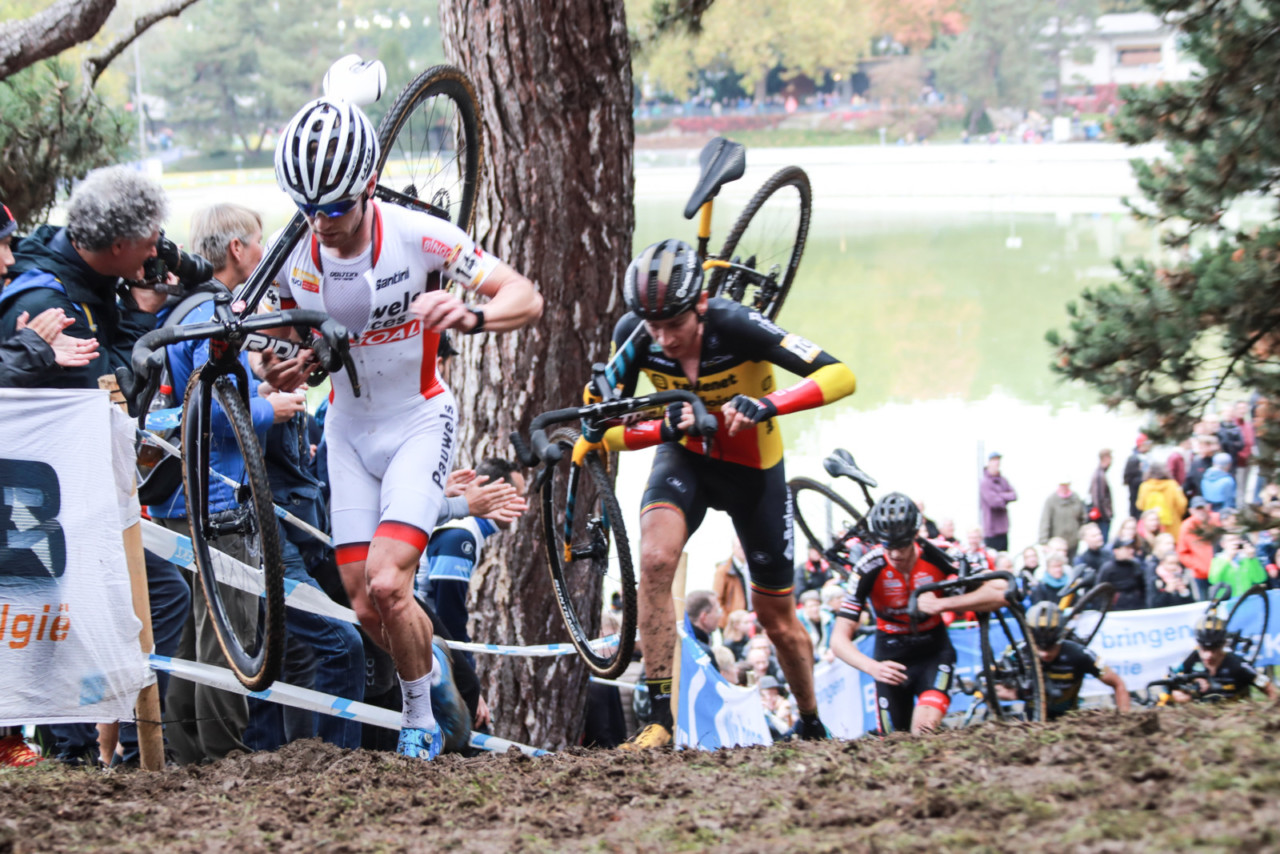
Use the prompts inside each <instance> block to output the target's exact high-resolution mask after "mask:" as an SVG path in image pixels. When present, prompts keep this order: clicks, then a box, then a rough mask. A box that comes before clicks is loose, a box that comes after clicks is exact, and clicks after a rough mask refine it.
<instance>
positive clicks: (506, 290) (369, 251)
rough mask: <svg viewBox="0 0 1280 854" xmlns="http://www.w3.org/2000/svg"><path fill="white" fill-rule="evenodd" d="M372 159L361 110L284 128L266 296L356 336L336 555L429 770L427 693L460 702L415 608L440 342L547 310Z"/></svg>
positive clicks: (290, 374)
mask: <svg viewBox="0 0 1280 854" xmlns="http://www.w3.org/2000/svg"><path fill="white" fill-rule="evenodd" d="M377 160H378V142H377V136H376V134H375V133H374V129H373V125H372V123H371V122H370V121H369V119H368V117H366V116H365V115H364V113H363V112H362V111H361V110H360V108H359V107H357V106H355V105H352V104H348V103H346V102H344V101H339V100H334V99H329V98H319V99H317V100H315V101H312V102H311V103H309V104H307V105H306V106H305V107H303V108H302V110H300V111H299V112H298V114H297V115H295V116H294V117H293V119H292V121H290V123H289V125H288V127H287V128H286V129H285V131H284V133H283V134H281V137H280V143H279V145H278V146H277V149H276V161H275V163H276V180H277V182H278V183H279V184H280V187H281V189H283V190H284V191H285V192H286V193H288V194H289V196H290V197H291V198H292V199H293V200H294V202H295V203H296V204H297V205H298V209H299V210H301V211H302V213H303V215H304V216H306V218H307V224H308V225H309V226H310V229H311V233H310V239H309V240H303V241H302V242H300V243H299V245H298V247H296V248H295V250H294V251H293V252H292V253H291V254H290V255H289V257H288V259H287V260H286V261H285V263H284V266H283V267H282V268H281V270H280V273H279V274H278V276H277V282H276V283H277V285H278V286H279V288H280V302H281V306H282V307H283V308H290V307H293V306H297V307H300V308H307V309H315V310H319V311H323V312H326V313H327V314H329V315H330V316H331V317H333V318H334V319H335V320H337V321H338V322H340V323H342V324H343V325H345V326H346V327H347V329H348V330H349V332H350V333H351V335H352V346H351V356H352V361H353V364H354V365H355V367H356V373H357V376H358V379H359V382H360V397H356V396H355V395H354V393H353V390H352V387H351V382H350V379H349V378H348V377H347V375H346V374H345V373H344V372H341V371H339V372H337V373H335V374H334V375H333V376H332V380H333V392H332V394H331V398H330V399H331V404H332V405H331V408H330V414H329V416H328V419H327V420H326V424H325V431H326V436H327V439H328V442H327V444H328V447H329V457H328V464H329V473H330V481H331V485H332V490H331V492H332V496H333V497H332V501H331V506H332V517H333V518H332V522H333V539H334V543H335V544H336V547H335V551H336V554H337V559H338V564H339V567H340V569H341V571H342V580H343V584H344V586H345V587H346V590H347V594H348V595H349V596H350V597H351V604H352V607H353V608H354V609H355V611H356V614H357V615H358V616H359V618H360V623H361V625H362V626H363V627H364V629H365V631H366V632H367V633H368V634H369V636H370V637H371V638H373V639H374V641H375V642H376V643H380V644H381V645H383V646H384V647H385V648H386V649H387V650H388V651H389V652H390V653H391V655H392V657H393V658H394V659H395V663H396V672H397V674H398V675H399V678H400V684H401V688H402V691H403V694H404V711H403V714H402V722H401V732H400V743H399V747H398V750H399V752H401V753H403V754H405V755H409V756H420V757H422V758H424V759H430V758H433V757H434V756H435V755H436V754H437V753H438V752H439V750H440V747H441V745H442V744H443V734H442V733H441V731H440V726H439V725H438V724H437V722H436V720H435V715H434V713H433V711H432V708H431V702H430V700H431V694H432V693H433V692H434V693H436V694H437V700H438V705H439V702H443V703H444V704H445V705H446V706H453V707H455V708H456V707H457V706H458V705H459V702H452V701H453V700H454V699H456V697H444V698H442V697H440V696H439V694H440V693H441V692H446V693H451V694H453V695H456V689H453V688H452V679H451V678H450V673H449V670H448V668H449V658H448V654H447V652H444V651H443V650H441V649H440V647H439V645H434V646H433V643H432V634H431V623H430V621H429V620H428V619H427V617H426V615H425V614H424V613H423V611H422V610H421V609H420V608H419V607H418V605H417V603H416V602H415V601H414V598H413V578H414V573H415V571H416V570H417V567H418V561H419V557H420V555H421V554H422V551H423V550H424V549H425V548H426V545H427V536H428V532H429V531H430V530H431V529H432V528H433V527H434V525H435V523H436V519H437V517H438V516H439V511H440V506H441V504H442V503H443V502H444V484H445V478H446V476H447V475H448V473H449V472H450V470H451V469H452V466H453V454H454V448H455V444H456V425H457V406H456V403H455V401H454V398H453V393H452V392H451V391H450V390H449V388H448V386H447V385H445V384H444V382H443V381H441V379H440V378H439V377H438V376H437V374H436V364H435V363H436V351H437V348H438V345H439V340H440V333H442V332H444V331H445V330H446V329H455V330H458V331H459V332H462V333H464V334H471V333H476V332H480V331H482V330H483V331H486V332H506V331H509V330H512V329H518V328H520V327H522V326H525V325H527V324H529V323H532V322H533V321H535V320H537V319H538V317H539V316H540V315H541V313H542V297H541V296H540V295H539V294H538V292H537V291H536V290H535V288H534V286H533V284H532V283H531V282H530V281H529V280H528V279H526V278H525V277H524V276H522V275H521V274H520V273H518V272H516V271H515V270H513V269H512V268H511V267H509V266H507V265H506V264H504V263H502V262H501V261H499V260H498V259H497V258H495V257H494V256H492V255H490V254H488V253H487V252H485V251H484V250H482V249H481V248H479V247H478V246H476V245H475V243H474V242H473V241H472V240H471V238H470V237H469V236H468V235H467V234H466V232H464V231H462V230H461V229H460V228H458V227H457V226H454V225H452V224H451V223H449V222H447V221H446V220H442V219H439V218H437V217H434V216H431V215H429V214H425V213H419V212H416V211H410V210H408V209H405V208H401V207H398V206H396V205H383V204H379V203H378V202H376V201H374V199H373V197H372V194H373V188H374V185H375V183H376V180H377V176H376V175H375V174H374V164H376V163H377ZM435 274H439V275H435ZM444 278H447V279H449V280H451V281H454V282H457V283H458V284H460V285H461V286H462V287H463V288H464V289H465V290H468V291H471V292H472V293H475V294H479V295H482V296H485V297H488V298H489V301H488V302H486V303H484V305H483V307H482V308H473V307H470V306H468V305H467V304H466V303H465V302H463V300H461V299H460V298H458V297H457V296H454V295H453V294H451V293H449V292H447V291H445V290H444V289H443V287H442V284H443V281H442V280H443V279H444ZM309 370H310V366H309V365H305V364H303V363H301V362H299V361H297V360H295V361H294V362H293V363H292V364H289V363H286V364H284V365H280V366H277V367H276V369H275V370H273V372H272V373H271V375H270V376H269V379H271V380H274V381H273V382H272V385H274V386H276V387H277V388H282V387H284V388H288V387H291V385H290V383H291V382H292V383H295V384H296V382H297V381H298V379H299V378H300V377H301V376H302V375H303V374H304V373H305V372H307V371H309ZM433 662H434V663H433ZM436 664H438V665H439V666H435V665H436ZM462 712H463V714H464V715H465V708H463V709H462ZM441 723H443V724H444V725H445V726H446V727H449V726H450V723H451V722H450V721H449V720H442V721H441Z"/></svg>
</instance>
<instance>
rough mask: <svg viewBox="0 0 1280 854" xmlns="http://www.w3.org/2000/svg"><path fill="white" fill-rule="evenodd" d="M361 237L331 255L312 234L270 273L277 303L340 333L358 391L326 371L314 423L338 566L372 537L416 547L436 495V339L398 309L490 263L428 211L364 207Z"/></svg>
mask: <svg viewBox="0 0 1280 854" xmlns="http://www.w3.org/2000/svg"><path fill="white" fill-rule="evenodd" d="M372 216H373V218H374V220H373V240H372V242H371V244H370V246H369V247H368V249H367V250H366V251H365V252H363V253H362V254H361V255H360V256H358V257H356V258H336V257H334V256H333V255H331V254H329V253H328V252H326V251H325V249H324V247H322V246H320V245H319V243H318V242H317V241H316V239H315V237H314V236H312V237H311V239H310V240H304V241H302V242H301V243H300V244H299V245H298V246H297V247H296V248H295V249H294V250H293V252H291V253H290V254H289V257H288V258H287V259H286V260H285V263H284V266H283V267H282V268H281V275H280V277H279V278H278V279H277V283H278V284H279V287H280V305H281V307H282V308H293V307H297V308H305V309H311V310H314V311H322V312H324V313H326V314H328V315H329V316H330V317H332V318H333V319H334V320H336V321H338V322H339V323H341V324H343V325H344V326H346V327H347V330H348V331H349V332H350V333H351V336H352V337H351V359H352V362H353V363H354V364H355V368H356V373H357V375H358V377H359V380H360V397H356V396H355V394H354V393H353V391H352V387H351V380H350V378H349V377H348V376H347V373H346V371H338V372H337V373H335V374H333V376H332V380H333V392H332V394H331V395H330V400H331V401H332V402H333V408H332V411H331V412H330V413H329V417H328V420H327V422H326V429H325V432H326V435H327V438H328V441H327V446H328V462H329V476H330V479H331V481H332V484H333V489H332V502H331V507H330V510H331V519H332V522H333V539H334V543H336V544H337V548H336V552H337V556H338V562H339V563H340V564H349V563H357V562H360V561H363V560H365V558H366V557H367V555H368V547H369V543H370V541H371V540H373V539H374V538H375V537H389V538H392V539H396V540H400V541H402V542H405V543H408V544H410V545H412V546H413V547H414V548H416V549H418V550H419V551H421V550H422V549H424V548H425V547H426V543H427V537H428V532H429V531H431V529H432V528H433V527H434V526H435V524H436V521H437V517H438V515H439V511H440V507H441V506H442V505H443V503H444V501H445V497H444V481H445V477H446V476H447V475H448V473H449V471H450V469H452V467H453V453H454V434H455V427H456V423H457V412H456V407H455V403H454V399H453V394H452V392H450V391H449V389H448V387H447V386H446V385H445V384H444V383H443V382H441V381H440V379H439V377H438V376H437V375H436V351H437V349H438V347H439V345H440V336H439V335H437V334H435V333H433V332H430V331H427V330H424V329H423V328H422V321H421V320H419V319H418V318H417V317H414V316H413V315H412V314H410V312H409V304H410V303H412V302H413V299H414V297H416V296H418V294H421V293H425V292H427V291H430V290H436V289H438V288H440V287H441V276H442V275H443V276H447V277H449V278H450V279H452V280H453V281H455V282H458V283H460V284H461V285H462V286H463V287H464V288H467V289H469V290H475V289H476V288H478V287H480V285H481V284H483V282H484V280H485V278H486V277H487V276H488V275H489V274H490V273H491V272H493V270H494V269H495V268H496V267H497V266H498V259H497V258H495V257H494V256H492V255H490V254H488V253H487V252H485V251H484V250H483V249H481V248H479V247H478V246H476V244H475V242H474V241H473V240H472V239H471V238H470V237H469V236H467V234H466V232H464V231H462V229H460V228H458V227H457V226H455V225H452V224H451V223H449V222H447V221H446V220H442V219H439V218H438V217H434V216H431V215H430V214H425V213H419V212H417V211H410V210H408V209H406V208H402V207H399V206H397V205H385V206H384V205H379V204H378V203H377V202H374V203H373V205H372Z"/></svg>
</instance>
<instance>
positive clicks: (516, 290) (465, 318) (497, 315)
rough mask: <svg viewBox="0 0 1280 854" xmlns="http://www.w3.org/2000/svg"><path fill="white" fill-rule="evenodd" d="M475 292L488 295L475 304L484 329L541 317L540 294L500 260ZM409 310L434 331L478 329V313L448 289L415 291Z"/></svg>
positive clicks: (499, 328)
mask: <svg viewBox="0 0 1280 854" xmlns="http://www.w3.org/2000/svg"><path fill="white" fill-rule="evenodd" d="M476 293H478V294H481V295H483V296H487V297H489V301H488V302H485V303H482V304H480V305H479V306H477V307H476V308H478V309H479V311H480V312H482V313H483V314H484V327H483V331H485V332H509V331H510V330H512V329H519V328H521V327H523V326H528V325H529V324H530V323H533V322H534V321H536V320H537V319H538V318H539V317H541V316H542V295H541V294H539V293H538V291H537V289H536V288H535V287H534V286H533V282H531V281H529V280H528V279H526V278H525V277H524V276H522V275H521V274H520V273H518V272H516V271H515V270H514V269H512V268H511V267H510V266H508V265H507V264H504V263H502V262H500V261H499V262H498V263H497V266H496V267H494V269H493V270H492V271H491V272H490V273H489V275H488V276H486V277H485V280H484V282H483V283H481V285H480V286H479V287H478V288H476ZM411 311H413V313H414V314H416V315H418V316H419V317H420V318H421V319H422V323H423V325H424V326H426V327H427V328H429V329H431V330H433V331H435V332H442V331H444V330H446V329H457V330H460V331H462V332H476V331H479V330H477V326H478V325H479V324H480V316H479V315H478V314H476V313H475V311H473V310H472V309H471V307H469V306H468V305H467V304H466V303H465V302H463V300H462V299H461V298H459V297H457V296H455V295H454V294H451V293H449V292H448V291H444V290H437V291H428V292H427V293H425V294H419V295H418V296H417V297H416V298H415V299H414V301H413V305H412V306H411Z"/></svg>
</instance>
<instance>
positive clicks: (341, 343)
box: [116, 308, 360, 417]
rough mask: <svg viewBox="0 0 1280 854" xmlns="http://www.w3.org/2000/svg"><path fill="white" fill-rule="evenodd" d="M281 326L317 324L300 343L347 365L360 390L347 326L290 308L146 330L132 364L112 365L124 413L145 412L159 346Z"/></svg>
mask: <svg viewBox="0 0 1280 854" xmlns="http://www.w3.org/2000/svg"><path fill="white" fill-rule="evenodd" d="M280 326H290V327H294V328H297V329H305V330H312V329H318V330H319V333H320V334H319V335H318V336H316V337H313V338H312V339H311V341H310V342H309V344H308V345H299V349H301V347H303V346H310V347H311V349H312V350H313V351H314V352H315V354H316V356H317V358H318V359H319V360H320V366H321V367H322V368H324V369H325V370H326V371H329V372H330V373H332V372H334V371H336V370H338V369H340V368H346V369H347V370H348V371H349V372H350V378H351V384H352V389H353V390H354V391H355V393H356V396H357V397H358V396H359V394H360V392H359V388H360V385H359V379H358V378H357V376H356V373H355V367H354V365H352V364H351V360H350V355H349V352H348V350H349V346H350V339H349V335H348V333H347V328H346V327H345V326H343V325H342V324H340V323H338V322H337V321H336V320H334V319H332V318H331V317H329V315H327V314H325V313H324V312H321V311H308V310H306V309H299V308H291V309H285V310H284V311H273V312H270V313H268V314H257V315H254V316H252V317H249V318H246V319H244V320H236V321H232V322H231V323H227V322H224V321H221V320H207V321H203V322H201V323H191V324H187V325H184V326H166V327H162V328H160V329H153V330H152V331H150V332H148V333H146V334H145V335H143V336H142V337H141V338H139V339H138V341H137V343H135V344H134V345H133V353H132V355H131V357H130V363H131V368H116V380H117V382H118V383H119V385H120V391H121V392H122V393H123V394H124V396H125V400H126V401H127V402H128V404H129V414H130V415H133V416H135V417H145V414H146V410H147V408H148V406H149V404H150V402H151V399H152V398H153V397H154V396H155V393H156V391H158V390H159V384H160V374H161V368H162V367H163V365H164V348H166V347H168V346H170V345H171V344H178V343H181V342H183V341H197V340H201V339H207V340H211V341H227V340H228V339H230V338H231V337H232V336H233V335H235V336H239V337H243V336H248V335H251V334H252V333H255V332H260V331H262V330H264V329H273V328H276V327H280ZM264 340H266V339H265V338H264Z"/></svg>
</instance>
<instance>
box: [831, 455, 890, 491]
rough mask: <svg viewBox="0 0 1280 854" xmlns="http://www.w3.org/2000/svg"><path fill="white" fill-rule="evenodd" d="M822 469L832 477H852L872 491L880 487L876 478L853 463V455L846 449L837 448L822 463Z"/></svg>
mask: <svg viewBox="0 0 1280 854" xmlns="http://www.w3.org/2000/svg"><path fill="white" fill-rule="evenodd" d="M822 467H823V468H824V469H826V470H827V474H829V475H831V476H832V477H851V478H853V479H854V480H856V481H857V482H858V483H861V484H864V485H866V486H867V487H869V488H871V489H875V488H876V486H878V485H879V484H877V483H876V479H875V478H873V477H872V476H871V475H869V474H867V473H866V472H864V471H863V470H862V469H860V468H858V464H857V463H855V462H854V461H853V454H851V453H849V452H848V451H846V450H845V449H844V448H836V450H835V451H834V452H833V453H832V454H831V456H829V457H827V458H826V459H825V460H823V461H822Z"/></svg>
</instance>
